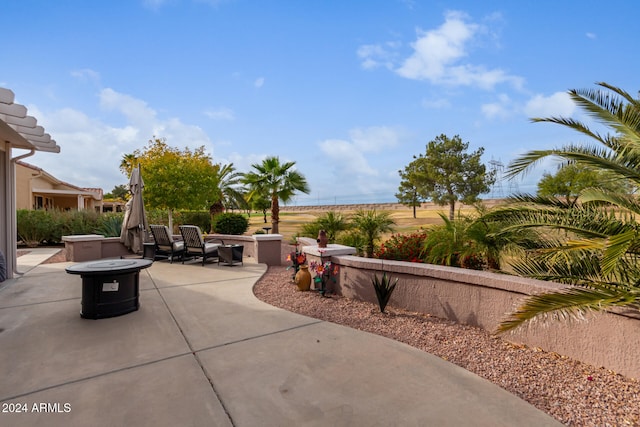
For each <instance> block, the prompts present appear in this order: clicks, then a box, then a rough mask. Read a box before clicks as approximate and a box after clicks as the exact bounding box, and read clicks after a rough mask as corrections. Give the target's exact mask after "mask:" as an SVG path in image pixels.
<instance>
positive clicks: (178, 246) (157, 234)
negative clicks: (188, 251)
mask: <svg viewBox="0 0 640 427" xmlns="http://www.w3.org/2000/svg"><path fill="white" fill-rule="evenodd" d="M149 227H150V228H151V234H153V240H154V242H155V246H156V255H165V256H167V257H169V262H170V263H173V258H174V257H177V256H179V257H180V258H183V257H184V242H182V241H180V240H173V236H172V235H171V233H169V227H167V226H166V225H155V224H151V225H149Z"/></svg>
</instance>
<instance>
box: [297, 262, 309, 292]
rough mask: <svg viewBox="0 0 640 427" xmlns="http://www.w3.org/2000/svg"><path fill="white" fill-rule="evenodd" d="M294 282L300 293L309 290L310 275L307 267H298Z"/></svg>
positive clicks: (304, 265)
mask: <svg viewBox="0 0 640 427" xmlns="http://www.w3.org/2000/svg"><path fill="white" fill-rule="evenodd" d="M294 281H295V282H296V285H297V286H298V289H300V290H301V291H308V290H309V289H310V288H311V273H309V266H308V265H306V264H303V265H301V266H300V270H298V272H297V273H296V277H295V279H294Z"/></svg>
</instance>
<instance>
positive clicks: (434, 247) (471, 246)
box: [423, 214, 485, 270]
mask: <svg viewBox="0 0 640 427" xmlns="http://www.w3.org/2000/svg"><path fill="white" fill-rule="evenodd" d="M440 217H441V218H442V220H443V221H444V224H440V225H436V226H434V227H433V228H431V230H430V231H429V233H428V235H427V238H426V239H425V240H424V246H423V249H424V260H425V261H426V262H428V263H431V264H439V265H447V266H451V267H462V268H468V269H472V270H483V269H484V267H485V259H484V256H483V248H482V247H481V246H480V245H479V244H478V243H477V242H476V241H475V240H474V239H472V238H471V237H470V234H469V230H470V229H471V227H472V225H473V224H474V222H473V220H472V219H470V218H467V217H463V216H459V217H458V218H456V219H454V220H450V219H449V218H448V217H446V216H445V215H444V214H440Z"/></svg>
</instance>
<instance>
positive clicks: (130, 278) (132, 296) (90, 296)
mask: <svg viewBox="0 0 640 427" xmlns="http://www.w3.org/2000/svg"><path fill="white" fill-rule="evenodd" d="M152 263H153V260H150V259H144V258H143V259H139V258H134V259H127V258H125V259H109V260H96V261H87V262H82V263H80V264H74V265H72V266H70V267H67V268H66V271H67V273H69V274H79V275H80V276H81V277H82V310H81V311H80V316H81V317H83V318H85V319H102V318H106V317H115V316H121V315H123V314H127V313H130V312H132V311H136V310H138V308H140V302H139V294H140V291H139V288H140V284H139V279H140V270H142V269H143V268H147V267H149V266H150V265H151V264H152Z"/></svg>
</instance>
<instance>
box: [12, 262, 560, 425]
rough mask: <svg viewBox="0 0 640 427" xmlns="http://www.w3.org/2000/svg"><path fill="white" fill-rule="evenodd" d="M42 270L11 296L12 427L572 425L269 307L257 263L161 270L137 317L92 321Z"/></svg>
mask: <svg viewBox="0 0 640 427" xmlns="http://www.w3.org/2000/svg"><path fill="white" fill-rule="evenodd" d="M36 256H37V253H34V254H30V255H24V256H21V257H19V258H18V264H19V265H18V271H20V272H24V271H27V273H26V274H25V275H23V276H22V277H20V278H18V279H12V280H10V281H7V282H4V283H1V284H0V348H2V351H1V352H0V375H1V378H2V381H1V382H0V401H1V402H2V412H0V425H6V426H9V425H10V426H37V425H42V426H81V425H82V426H84V425H92V426H128V425H141V426H147V425H148V426H186V425H189V426H302V425H308V426H347V425H352V426H373V425H379V426H393V425H397V426H470V425H473V426H492V427H494V426H516V425H517V426H552V425H560V424H559V423H558V422H556V421H555V420H554V419H552V418H551V417H549V416H548V415H546V414H545V413H543V412H541V411H538V410H537V409H535V408H534V407H533V406H531V405H529V404H528V403H526V402H524V401H523V400H521V399H519V398H517V397H516V396H514V395H512V394H510V393H508V392H506V391H504V390H503V389H501V388H499V387H497V386H495V385H493V384H491V383H490V382H488V381H486V380H484V379H481V378H480V377H478V376H476V375H474V374H472V373H469V372H467V371H465V370H464V369H462V368H459V367H457V366H455V365H453V364H450V363H448V362H446V361H444V360H442V359H440V358H438V357H435V356H432V355H430V354H427V353H424V352H422V351H419V350H417V349H414V348H412V347H409V346H407V345H405V344H402V343H398V342H395V341H392V340H389V339H386V338H383V337H379V336H376V335H372V334H369V333H365V332H360V331H357V330H353V329H350V328H346V327H342V326H339V325H335V324H332V323H328V322H324V321H319V320H316V319H312V318H309V317H305V316H301V315H297V314H293V313H289V312H286V311H283V310H281V309H278V308H275V307H272V306H270V305H267V304H265V303H262V302H261V301H259V300H257V299H256V298H255V297H254V296H253V293H252V287H253V285H254V284H255V282H256V281H257V280H258V279H259V278H260V277H261V276H262V275H263V274H264V273H265V271H266V268H267V267H266V266H265V265H264V264H257V263H255V261H252V259H251V258H248V259H245V263H244V266H242V267H241V266H233V267H229V266H222V265H221V266H218V265H216V264H208V265H206V266H205V267H203V266H202V265H201V264H200V263H199V262H194V263H187V264H185V265H182V264H180V263H174V264H169V263H168V262H166V261H156V262H155V263H154V264H153V265H152V266H151V267H150V268H148V269H146V270H142V271H141V273H140V289H141V291H140V304H141V307H140V309H139V310H138V311H135V312H133V313H130V314H126V315H124V316H119V317H114V318H109V319H100V320H88V319H82V318H81V317H80V315H79V310H80V306H81V304H80V302H81V278H80V277H79V276H73V275H69V274H67V273H66V272H65V270H64V269H65V267H67V266H69V265H70V264H69V263H60V264H39V263H38V259H37V258H34V257H36ZM47 256H49V255H47ZM41 258H43V259H46V256H45V255H42V256H41ZM283 286H289V285H288V284H283ZM18 408H19V409H21V410H23V412H22V413H10V412H11V411H13V412H15V411H16V410H17V409H18ZM25 409H26V410H25Z"/></svg>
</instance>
